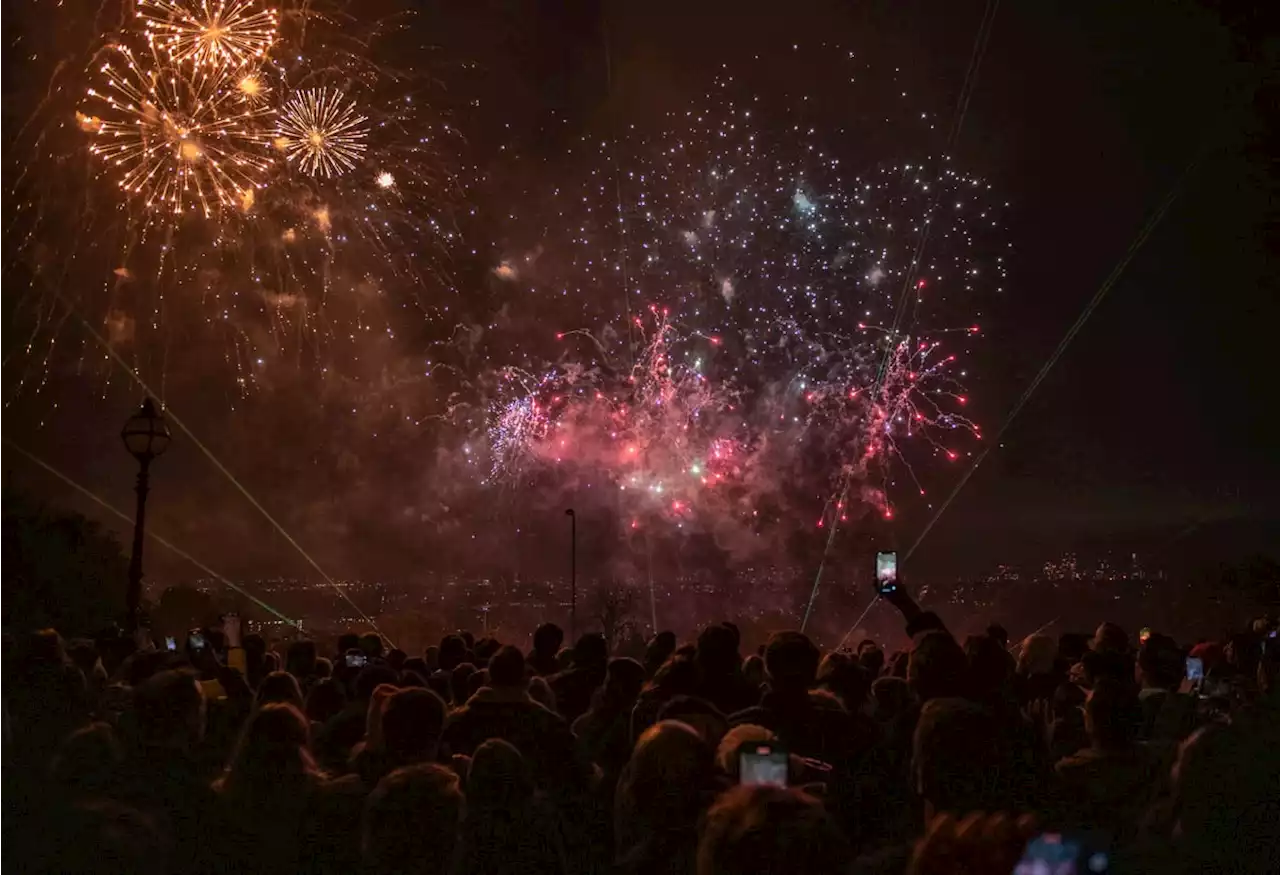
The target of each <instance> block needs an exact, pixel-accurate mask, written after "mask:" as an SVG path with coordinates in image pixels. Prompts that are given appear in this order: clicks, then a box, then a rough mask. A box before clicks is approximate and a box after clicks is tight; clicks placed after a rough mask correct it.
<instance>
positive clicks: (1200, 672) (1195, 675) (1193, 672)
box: [1187, 656, 1204, 683]
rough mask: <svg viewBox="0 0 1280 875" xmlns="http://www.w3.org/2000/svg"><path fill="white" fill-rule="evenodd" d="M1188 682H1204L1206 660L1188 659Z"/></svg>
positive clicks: (1190, 657)
mask: <svg viewBox="0 0 1280 875" xmlns="http://www.w3.org/2000/svg"><path fill="white" fill-rule="evenodd" d="M1187 680H1189V681H1191V682H1193V683H1199V682H1200V681H1202V680H1204V660H1203V659H1201V658H1200V657H1198V656H1188V657H1187Z"/></svg>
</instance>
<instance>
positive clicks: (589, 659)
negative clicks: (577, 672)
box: [573, 632, 609, 669]
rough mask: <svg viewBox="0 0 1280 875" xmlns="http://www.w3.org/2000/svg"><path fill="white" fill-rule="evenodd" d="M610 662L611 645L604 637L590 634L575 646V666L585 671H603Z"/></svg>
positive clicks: (593, 633)
mask: <svg viewBox="0 0 1280 875" xmlns="http://www.w3.org/2000/svg"><path fill="white" fill-rule="evenodd" d="M608 660H609V645H608V643H607V642H606V641H605V640H604V636H603V635H601V634H599V633H596V632H588V633H587V634H586V635H583V636H582V637H581V638H579V639H578V641H577V643H576V644H574V645H573V666H574V668H583V669H593V668H594V669H603V668H604V667H605V663H607V662H608Z"/></svg>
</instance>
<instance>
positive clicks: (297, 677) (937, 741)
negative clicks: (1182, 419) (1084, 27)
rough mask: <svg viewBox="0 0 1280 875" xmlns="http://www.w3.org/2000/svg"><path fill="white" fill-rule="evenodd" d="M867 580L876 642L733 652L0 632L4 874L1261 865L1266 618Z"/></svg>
mask: <svg viewBox="0 0 1280 875" xmlns="http://www.w3.org/2000/svg"><path fill="white" fill-rule="evenodd" d="M887 597H888V598H889V599H890V600H891V601H892V602H893V603H894V605H895V606H896V607H897V608H898V609H899V610H900V611H901V613H902V615H903V619H904V622H905V636H904V637H903V639H902V640H903V642H904V644H905V646H903V647H902V649H900V650H888V649H886V648H882V646H881V645H880V644H878V643H877V642H875V641H871V640H866V641H862V642H861V643H859V644H858V645H857V646H856V648H855V649H853V650H841V651H836V652H829V653H825V654H824V653H822V652H821V651H820V649H819V648H818V647H817V646H816V645H815V644H814V643H813V642H812V641H811V640H810V639H809V638H808V637H806V636H805V635H803V634H801V633H799V632H794V631H781V632H777V633H775V634H774V635H772V637H771V638H770V639H769V641H768V643H767V644H766V645H764V646H762V647H761V648H759V650H758V651H757V652H752V653H747V654H744V653H742V652H741V649H742V645H741V641H740V639H739V635H738V631H737V629H736V628H735V627H734V626H733V625H732V624H728V623H725V624H718V625H712V626H709V627H707V628H706V629H704V630H703V631H702V632H701V633H700V634H699V635H698V636H697V639H696V641H691V642H684V643H682V642H680V641H678V640H677V638H676V636H675V635H673V634H671V633H669V632H663V633H659V634H657V635H656V636H654V637H653V638H652V639H651V640H650V641H648V642H647V646H646V647H645V649H644V650H643V652H638V653H634V654H625V655H624V654H610V652H609V650H608V647H607V645H606V642H605V639H604V638H603V637H602V636H600V635H598V634H587V635H583V636H582V637H581V638H579V639H578V640H577V641H575V642H572V646H571V647H565V646H564V645H565V643H566V642H565V640H564V637H565V636H564V632H563V631H562V630H561V629H560V628H558V627H557V626H555V625H552V624H547V625H544V626H542V627H540V628H538V629H537V631H536V632H535V633H534V635H533V636H532V642H531V644H532V646H531V648H530V649H528V650H527V652H526V651H525V649H524V648H522V647H517V646H514V645H512V644H510V643H505V644H504V643H503V642H501V641H497V640H494V639H493V638H487V637H486V638H480V639H476V638H475V637H473V636H472V635H471V634H468V633H465V632H462V633H459V634H456V635H448V636H446V637H445V638H444V639H443V640H442V641H441V642H440V644H439V646H433V647H430V648H428V650H427V652H425V653H421V654H408V653H405V652H403V651H400V650H397V649H394V648H392V649H388V648H387V642H385V641H384V640H383V639H382V638H381V637H380V636H379V635H377V634H373V633H369V634H365V635H360V636H358V635H355V634H350V635H346V636H344V637H343V638H341V639H340V640H338V641H337V643H336V647H334V648H332V649H328V648H326V649H325V652H322V651H321V649H320V648H319V647H318V645H317V643H316V642H314V641H308V640H298V641H294V642H291V643H289V644H288V645H287V648H286V649H284V652H276V651H274V650H272V649H271V648H269V647H268V646H267V644H266V642H265V641H264V640H263V639H262V638H261V637H260V636H258V635H254V634H242V630H241V628H240V621H239V620H238V619H237V618H235V617H227V618H226V619H225V621H224V622H223V623H222V625H220V626H219V627H217V628H211V629H206V630H203V632H202V633H201V634H198V635H193V636H192V637H191V639H190V640H189V641H188V642H187V645H186V647H185V648H182V649H178V650H176V651H170V650H168V649H165V648H161V649H156V648H154V647H152V646H150V645H149V643H148V642H146V641H145V640H142V638H141V637H140V638H139V639H104V640H99V641H93V640H87V639H76V640H71V641H66V640H64V639H63V638H62V637H61V636H60V635H59V634H58V633H57V632H56V631H54V630H43V631H38V632H33V633H30V634H27V635H24V636H6V638H5V645H4V646H5V652H4V692H3V695H4V862H5V867H6V870H9V869H10V868H11V867H12V870H13V871H41V872H61V873H79V872H120V873H125V872H128V873H147V872H155V873H160V872H182V873H201V872H266V873H273V875H280V873H285V872H335V873H343V875H351V873H355V872H363V873H369V875H375V873H458V875H490V873H495V875H496V873H519V875H523V873H555V875H570V873H596V872H618V873H637V875H640V873H673V875H674V873H683V875H693V873H696V875H736V873H779V875H780V873H809V875H821V873H942V872H969V873H987V872H991V873H996V872H1014V871H1018V872H1025V873H1036V875H1038V873H1041V872H1044V873H1048V872H1055V873H1057V872H1064V873H1065V872H1073V871H1080V872H1102V871H1114V872H1160V873H1184V872H1185V873H1192V872H1249V873H1261V872H1277V871H1280V835H1278V830H1280V719H1278V715H1280V690H1278V689H1277V686H1278V680H1280V677H1278V675H1280V645H1278V644H1277V643H1276V639H1275V637H1274V634H1275V633H1274V630H1275V626H1274V624H1273V623H1271V622H1270V621H1267V620H1259V621H1257V622H1255V623H1254V625H1253V627H1252V628H1251V629H1249V630H1248V631H1247V632H1243V633H1240V634H1237V635H1233V636H1231V637H1230V638H1229V640H1227V641H1224V642H1212V641H1203V642H1198V643H1196V644H1194V645H1193V646H1190V647H1188V646H1183V645H1179V644H1178V643H1176V642H1175V641H1173V640H1172V639H1171V638H1169V637H1167V636H1165V635H1162V634H1160V633H1159V632H1151V633H1148V632H1147V631H1145V630H1144V632H1143V634H1142V635H1141V636H1133V637H1131V636H1130V635H1129V634H1128V633H1127V632H1126V631H1125V630H1123V629H1121V628H1119V627H1117V626H1115V625H1112V624H1110V623H1103V624H1102V625H1100V626H1099V627H1098V628H1097V631H1096V633H1095V634H1093V635H1092V637H1090V636H1089V635H1087V634H1063V635H1061V636H1060V637H1058V638H1056V639H1055V638H1051V637H1048V636H1044V635H1032V636H1030V637H1028V638H1026V639H1025V640H1023V641H1021V642H1019V643H1015V644H1013V645H1012V646H1011V645H1010V642H1009V641H1008V636H1007V634H1006V633H1005V632H1004V630H1003V629H1001V628H1000V627H998V626H992V627H990V628H989V629H988V630H987V631H986V632H985V633H984V634H981V635H974V636H969V637H968V638H966V639H965V640H964V641H959V640H957V639H956V638H955V637H953V636H952V634H951V633H950V632H948V630H947V628H946V626H945V625H944V623H943V622H942V620H941V619H940V618H939V617H938V616H937V615H936V614H933V613H930V612H924V611H921V610H920V609H919V608H918V607H917V606H916V605H915V603H914V602H913V601H912V600H911V598H910V597H909V596H908V595H907V594H906V593H905V592H904V591H902V590H898V591H897V592H895V593H891V594H889V595H888V596H887ZM139 641H141V643H140V644H139V643H138V642H139ZM1188 657H1190V658H1191V662H1190V663H1189V662H1188ZM1189 664H1190V665H1194V666H1196V667H1197V668H1198V669H1202V671H1200V670H1197V671H1193V672H1191V674H1192V677H1190V678H1188V676H1187V666H1188V665H1189ZM761 752H767V753H768V755H770V756H772V757H774V758H775V760H777V758H781V760H780V761H781V762H782V763H783V764H784V767H783V768H781V770H780V771H778V772H776V773H773V776H772V777H770V775H769V773H768V772H767V771H762V770H759V769H756V768H755V767H754V765H753V763H754V762H755V761H754V760H753V759H751V758H752V757H753V756H757V755H762V754H761ZM762 775H763V776H764V777H762ZM779 775H780V776H781V777H780V778H779ZM1073 867H1074V868H1073Z"/></svg>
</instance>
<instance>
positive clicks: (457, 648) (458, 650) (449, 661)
mask: <svg viewBox="0 0 1280 875" xmlns="http://www.w3.org/2000/svg"><path fill="white" fill-rule="evenodd" d="M466 658H467V643H466V642H465V641H463V640H462V639H461V638H459V637H458V636H457V635H446V636H444V638H442V639H440V656H439V661H440V670H441V671H453V670H454V669H455V668H457V667H458V666H459V665H461V664H462V663H463V662H464V661H466Z"/></svg>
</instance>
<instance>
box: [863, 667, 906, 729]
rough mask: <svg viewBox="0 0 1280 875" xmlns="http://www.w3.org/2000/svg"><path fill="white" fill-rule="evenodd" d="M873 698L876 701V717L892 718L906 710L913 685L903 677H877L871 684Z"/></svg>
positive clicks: (881, 718)
mask: <svg viewBox="0 0 1280 875" xmlns="http://www.w3.org/2000/svg"><path fill="white" fill-rule="evenodd" d="M871 700H872V701H873V702H875V706H876V717H877V718H878V719H880V720H892V719H893V718H895V717H897V716H898V715H899V714H901V713H902V712H903V711H904V710H906V707H907V704H908V703H909V702H910V701H911V687H910V686H908V684H907V682H906V681H905V680H903V679H902V678H898V677H893V676H892V675H889V676H888V677H882V678H876V679H875V681H874V682H873V683H872V684H871Z"/></svg>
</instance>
